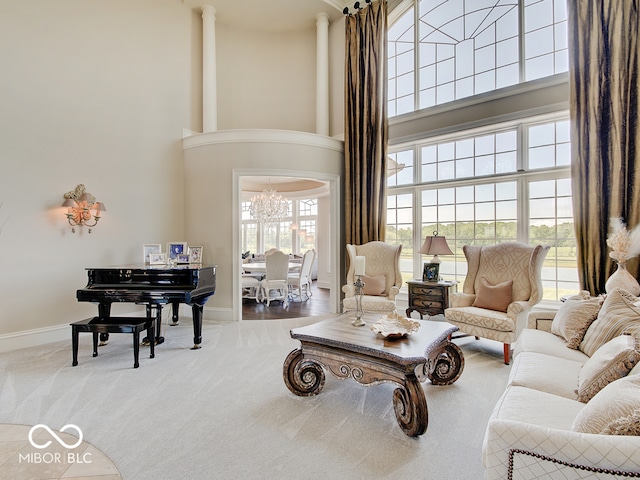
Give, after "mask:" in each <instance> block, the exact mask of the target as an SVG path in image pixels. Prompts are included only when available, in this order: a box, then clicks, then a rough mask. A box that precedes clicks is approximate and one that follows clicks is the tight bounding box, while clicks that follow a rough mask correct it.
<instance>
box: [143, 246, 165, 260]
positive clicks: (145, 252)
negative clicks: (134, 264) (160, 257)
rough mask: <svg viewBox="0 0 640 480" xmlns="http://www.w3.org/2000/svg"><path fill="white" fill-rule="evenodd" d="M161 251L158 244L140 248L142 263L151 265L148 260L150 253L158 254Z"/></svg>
mask: <svg viewBox="0 0 640 480" xmlns="http://www.w3.org/2000/svg"><path fill="white" fill-rule="evenodd" d="M161 251H162V247H161V246H160V244H159V243H147V244H145V245H143V246H142V254H143V258H144V263H151V262H150V260H149V255H150V254H152V253H160V252H161Z"/></svg>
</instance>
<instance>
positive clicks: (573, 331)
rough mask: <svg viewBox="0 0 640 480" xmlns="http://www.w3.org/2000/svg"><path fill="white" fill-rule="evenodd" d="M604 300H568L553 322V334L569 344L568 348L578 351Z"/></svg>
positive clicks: (561, 306)
mask: <svg viewBox="0 0 640 480" xmlns="http://www.w3.org/2000/svg"><path fill="white" fill-rule="evenodd" d="M602 302H603V299H602V298H599V297H596V298H591V299H589V300H567V301H565V302H563V303H562V304H561V305H560V308H559V309H558V312H557V313H556V315H555V317H553V322H551V333H553V334H554V335H558V336H560V337H562V338H564V340H565V341H566V342H567V347H569V348H573V349H576V348H578V345H580V342H581V341H582V339H583V338H584V334H585V333H586V331H587V329H588V328H589V326H590V325H591V324H592V323H593V321H594V320H595V319H596V317H597V316H598V312H599V311H600V307H601V306H602Z"/></svg>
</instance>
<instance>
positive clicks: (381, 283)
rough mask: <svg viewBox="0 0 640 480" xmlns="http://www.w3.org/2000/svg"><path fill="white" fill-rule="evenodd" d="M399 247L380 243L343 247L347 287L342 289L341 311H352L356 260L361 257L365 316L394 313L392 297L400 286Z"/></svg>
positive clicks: (354, 306)
mask: <svg viewBox="0 0 640 480" xmlns="http://www.w3.org/2000/svg"><path fill="white" fill-rule="evenodd" d="M401 251H402V245H397V246H396V245H389V244H387V243H384V242H369V243H365V244H364V245H351V244H348V245H347V254H348V256H349V271H348V272H347V284H346V285H344V286H343V287H342V291H343V292H344V294H345V297H344V300H343V301H342V307H343V310H344V311H351V310H355V309H356V297H355V295H356V287H355V286H354V285H353V284H354V282H355V281H356V277H355V263H356V256H363V257H365V276H363V277H362V281H363V282H364V283H365V286H364V288H363V295H362V310H363V311H365V312H373V313H376V312H383V313H385V312H393V311H394V310H395V309H396V295H398V293H399V292H400V287H401V286H402V275H401V273H400V252H401Z"/></svg>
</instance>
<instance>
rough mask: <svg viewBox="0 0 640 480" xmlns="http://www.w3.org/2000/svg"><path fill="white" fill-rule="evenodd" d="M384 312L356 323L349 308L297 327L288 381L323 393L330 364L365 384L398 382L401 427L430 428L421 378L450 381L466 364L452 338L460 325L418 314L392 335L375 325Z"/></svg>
mask: <svg viewBox="0 0 640 480" xmlns="http://www.w3.org/2000/svg"><path fill="white" fill-rule="evenodd" d="M378 318H379V315H368V316H365V317H364V320H365V322H366V323H367V325H365V326H363V327H355V326H353V325H352V324H351V322H352V320H353V318H352V316H350V315H348V314H343V315H338V316H336V317H335V318H330V319H328V320H323V321H321V322H318V323H314V324H313V325H308V326H306V327H300V328H294V329H292V330H291V338H294V339H296V340H300V344H301V346H300V348H297V349H295V350H293V351H292V352H291V353H290V354H289V355H288V356H287V358H286V359H285V361H284V366H283V372H282V374H283V377H284V383H285V384H286V385H287V388H289V390H291V392H293V393H294V394H296V395H299V396H303V397H305V396H311V395H317V394H318V393H320V391H321V390H322V387H323V386H324V381H325V375H324V370H328V371H330V372H331V373H332V374H333V375H335V376H336V377H338V378H340V379H346V378H349V377H351V378H353V379H354V380H355V381H356V382H358V383H359V384H361V385H365V386H369V385H377V384H379V383H384V382H386V383H394V384H396V385H398V388H396V389H395V390H394V392H393V408H394V410H395V414H396V419H397V421H398V424H399V425H400V428H402V430H403V431H404V433H406V434H407V435H409V436H411V437H415V436H418V435H422V434H423V433H424V432H425V431H426V430H427V424H428V412H427V400H426V398H425V395H424V390H423V389H422V386H421V385H420V382H421V381H426V379H427V378H428V379H430V380H431V383H433V384H434V385H450V384H452V383H453V382H455V381H456V380H457V379H458V378H459V377H460V374H461V373H462V370H463V368H464V356H463V354H462V350H460V348H459V347H458V346H457V345H455V344H454V343H451V342H450V341H449V339H448V338H449V336H450V335H451V334H452V333H453V332H455V331H457V330H458V327H456V326H454V325H451V324H449V323H446V322H437V321H429V320H417V321H418V322H420V329H419V330H418V331H417V332H415V333H414V334H412V335H409V336H407V337H402V338H396V339H389V338H384V337H382V336H381V335H378V334H376V333H374V332H373V331H372V330H371V328H370V326H371V324H372V323H374V322H375V321H376V320H377V319H378Z"/></svg>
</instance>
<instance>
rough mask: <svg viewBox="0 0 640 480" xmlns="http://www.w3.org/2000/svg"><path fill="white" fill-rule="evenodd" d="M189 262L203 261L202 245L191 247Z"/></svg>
mask: <svg viewBox="0 0 640 480" xmlns="http://www.w3.org/2000/svg"><path fill="white" fill-rule="evenodd" d="M189 263H202V247H189Z"/></svg>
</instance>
